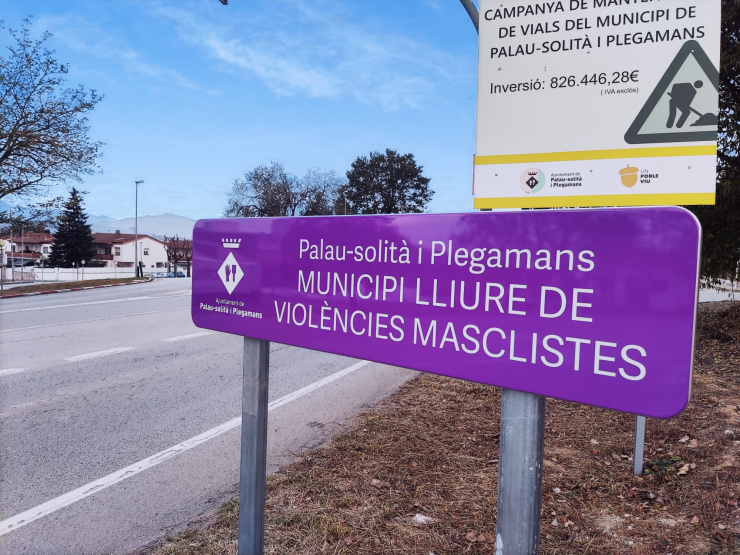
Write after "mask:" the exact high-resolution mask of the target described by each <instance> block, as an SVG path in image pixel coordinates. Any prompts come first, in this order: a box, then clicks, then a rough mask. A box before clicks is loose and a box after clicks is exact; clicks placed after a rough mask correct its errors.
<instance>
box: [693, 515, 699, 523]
mask: <svg viewBox="0 0 740 555" xmlns="http://www.w3.org/2000/svg"><path fill="white" fill-rule="evenodd" d="M691 524H699V517H698V516H695V517H694V518H692V519H691Z"/></svg>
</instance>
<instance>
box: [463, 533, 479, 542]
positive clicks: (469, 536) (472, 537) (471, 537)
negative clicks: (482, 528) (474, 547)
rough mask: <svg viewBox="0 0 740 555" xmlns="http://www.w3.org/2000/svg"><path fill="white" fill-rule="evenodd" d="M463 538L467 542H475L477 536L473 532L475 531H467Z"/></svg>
mask: <svg viewBox="0 0 740 555" xmlns="http://www.w3.org/2000/svg"><path fill="white" fill-rule="evenodd" d="M465 539H466V540H468V541H469V542H475V541H477V540H478V536H477V535H476V534H475V532H468V534H467V535H466V536H465Z"/></svg>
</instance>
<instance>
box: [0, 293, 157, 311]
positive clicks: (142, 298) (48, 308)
mask: <svg viewBox="0 0 740 555" xmlns="http://www.w3.org/2000/svg"><path fill="white" fill-rule="evenodd" d="M155 298H156V297H147V296H143V297H126V298H123V299H112V300H108V301H89V302H86V303H74V304H54V305H49V306H35V307H33V308H18V309H15V310H1V311H0V314H12V313H14V312H31V311H33V310H50V309H52V308H69V307H72V306H89V305H93V304H110V303H125V302H129V301H146V300H150V299H155Z"/></svg>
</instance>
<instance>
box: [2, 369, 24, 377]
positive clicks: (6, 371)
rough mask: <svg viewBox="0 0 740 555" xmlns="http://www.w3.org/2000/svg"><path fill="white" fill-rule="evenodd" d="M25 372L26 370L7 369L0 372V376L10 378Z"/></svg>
mask: <svg viewBox="0 0 740 555" xmlns="http://www.w3.org/2000/svg"><path fill="white" fill-rule="evenodd" d="M26 370H28V368H8V369H6V370H0V376H10V375H11V374H17V373H18V372H25V371H26Z"/></svg>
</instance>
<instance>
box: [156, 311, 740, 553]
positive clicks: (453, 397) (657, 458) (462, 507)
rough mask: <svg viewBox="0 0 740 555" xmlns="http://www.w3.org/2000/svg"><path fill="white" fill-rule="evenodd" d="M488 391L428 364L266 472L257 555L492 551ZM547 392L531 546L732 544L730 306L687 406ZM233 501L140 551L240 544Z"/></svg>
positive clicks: (494, 450) (737, 419) (713, 318)
mask: <svg viewBox="0 0 740 555" xmlns="http://www.w3.org/2000/svg"><path fill="white" fill-rule="evenodd" d="M500 399H501V391H500V389H498V388H494V387H490V386H483V385H477V384H474V383H468V382H463V381H459V380H453V379H448V378H443V377H438V376H433V375H429V374H425V375H421V376H420V377H419V378H417V379H415V380H413V381H412V382H409V383H408V384H407V385H405V386H404V387H403V388H401V390H400V391H399V392H398V393H397V394H396V395H394V396H393V397H391V398H390V399H389V400H388V401H387V402H386V403H384V404H383V406H381V407H378V408H377V409H376V410H375V411H374V412H373V413H368V414H363V415H361V417H360V421H359V423H358V425H356V426H355V427H353V428H352V429H350V430H348V431H347V432H346V433H344V434H342V435H340V436H338V437H336V438H334V439H333V440H331V441H330V442H329V443H328V445H326V446H324V447H322V448H320V449H318V450H316V451H314V452H311V453H308V454H306V455H304V456H303V457H301V458H300V459H299V460H298V461H296V462H295V463H294V464H292V465H291V466H289V467H288V468H286V469H285V470H284V471H282V472H281V473H279V474H276V475H274V476H271V477H270V478H269V479H268V487H267V514H266V527H265V536H266V537H265V544H266V545H265V552H266V553H275V554H281V555H282V554H302V555H303V554H314V553H316V554H324V553H326V554H332V555H338V554H360V555H370V554H373V555H377V554H409V555H410V554H415V555H417V554H418V555H430V554H434V555H443V554H445V555H447V554H449V555H451V554H460V553H470V554H493V553H494V532H495V522H496V486H497V481H498V447H499V430H498V414H499V409H500ZM633 426H634V417H633V416H632V415H629V414H620V413H617V412H613V411H608V410H603V409H598V408H594V407H587V406H584V405H578V404H574V403H569V402H565V401H558V400H554V399H548V401H547V417H546V436H545V437H546V439H545V472H544V484H543V499H542V530H541V553H542V554H547V555H551V554H552V555H554V554H572V553H579V554H581V553H583V554H594V555H596V554H599V555H603V554H620V553H632V554H636V555H648V554H656V555H657V554H662V555H665V554H673V555H678V554H702V555H707V554H712V555H720V554H722V555H724V554H731V553H734V554H737V553H740V509H739V508H738V502H739V501H740V305H737V306H734V307H732V308H731V305H730V304H729V303H712V304H709V305H702V307H701V310H700V314H699V336H698V342H697V352H696V364H695V369H694V390H693V397H692V400H691V403H690V405H689V407H688V408H687V409H686V410H685V411H684V412H683V413H682V414H681V415H680V416H678V417H676V418H674V419H672V420H666V421H661V420H653V419H648V421H647V433H646V445H645V461H646V474H645V475H644V476H641V477H635V476H634V475H633V474H632V469H631V462H632V461H631V455H632V433H633ZM237 510H238V503H237V501H236V500H231V501H229V502H228V503H226V504H225V505H224V506H223V507H222V508H221V509H220V510H219V512H218V513H217V514H215V515H212V516H210V517H208V518H205V519H204V520H201V521H199V522H196V523H193V524H191V525H190V526H189V527H188V528H187V529H186V530H185V531H183V532H182V533H180V534H179V535H177V536H175V537H170V538H167V540H166V541H164V542H162V543H160V544H159V545H158V546H154V547H152V548H150V549H148V550H146V551H145V552H146V553H155V554H156V555H185V554H188V555H212V554H232V553H233V554H235V553H236V537H237V536H236V530H237Z"/></svg>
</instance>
